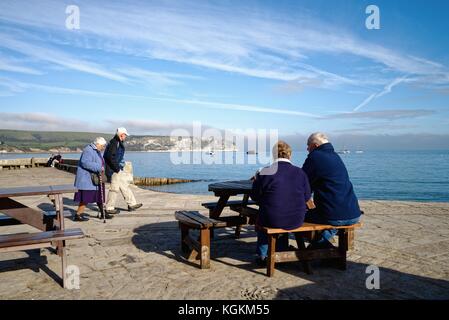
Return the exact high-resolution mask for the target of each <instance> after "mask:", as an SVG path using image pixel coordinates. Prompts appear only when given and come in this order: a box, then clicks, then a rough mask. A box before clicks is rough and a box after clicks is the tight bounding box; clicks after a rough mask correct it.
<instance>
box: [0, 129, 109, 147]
mask: <svg viewBox="0 0 449 320" xmlns="http://www.w3.org/2000/svg"><path fill="white" fill-rule="evenodd" d="M98 136H102V137H105V138H109V137H110V136H112V135H111V134H104V133H88V132H37V131H19V130H0V150H6V151H12V149H18V150H20V151H24V152H27V151H31V150H33V149H39V150H45V151H47V150H50V149H60V148H68V149H70V150H77V149H78V148H83V147H84V146H85V145H86V144H88V143H90V142H92V141H93V139H95V138H96V137H98Z"/></svg>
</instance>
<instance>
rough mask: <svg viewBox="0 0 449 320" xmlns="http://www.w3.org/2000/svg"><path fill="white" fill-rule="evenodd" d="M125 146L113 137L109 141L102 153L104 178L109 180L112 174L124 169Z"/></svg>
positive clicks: (116, 137)
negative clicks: (104, 170) (104, 163)
mask: <svg viewBox="0 0 449 320" xmlns="http://www.w3.org/2000/svg"><path fill="white" fill-rule="evenodd" d="M124 157H125V145H124V144H123V142H122V141H120V139H119V138H118V136H115V137H114V138H112V139H111V141H109V143H108V146H107V147H106V150H105V152H104V161H105V162H106V176H108V178H110V177H111V176H112V174H113V173H114V172H115V173H119V172H120V170H122V169H123V167H124Z"/></svg>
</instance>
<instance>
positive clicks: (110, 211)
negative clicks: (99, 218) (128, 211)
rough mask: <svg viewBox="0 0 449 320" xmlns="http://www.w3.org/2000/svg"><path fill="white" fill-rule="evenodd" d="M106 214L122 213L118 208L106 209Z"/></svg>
mask: <svg viewBox="0 0 449 320" xmlns="http://www.w3.org/2000/svg"><path fill="white" fill-rule="evenodd" d="M105 212H106V214H118V213H120V211H119V210H118V209H114V210H105Z"/></svg>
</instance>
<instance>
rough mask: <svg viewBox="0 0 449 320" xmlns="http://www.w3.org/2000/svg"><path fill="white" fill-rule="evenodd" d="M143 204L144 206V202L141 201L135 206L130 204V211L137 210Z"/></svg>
mask: <svg viewBox="0 0 449 320" xmlns="http://www.w3.org/2000/svg"><path fill="white" fill-rule="evenodd" d="M142 206H143V204H141V203H138V204H136V205H134V206H128V211H135V210H137V209H139V208H140V207H142Z"/></svg>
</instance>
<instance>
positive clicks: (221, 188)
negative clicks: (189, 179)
mask: <svg viewBox="0 0 449 320" xmlns="http://www.w3.org/2000/svg"><path fill="white" fill-rule="evenodd" d="M252 185H253V182H252V180H238V181H225V182H217V183H212V184H210V185H209V191H212V192H213V193H214V194H215V196H217V197H219V199H218V202H217V205H216V206H215V207H214V208H213V209H212V210H211V212H210V217H211V218H214V219H217V218H219V217H220V215H221V213H222V212H223V209H224V208H225V207H226V206H227V204H228V200H229V198H230V197H231V196H238V195H243V199H242V206H244V207H246V206H247V205H248V201H249V196H250V194H251V190H252Z"/></svg>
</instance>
